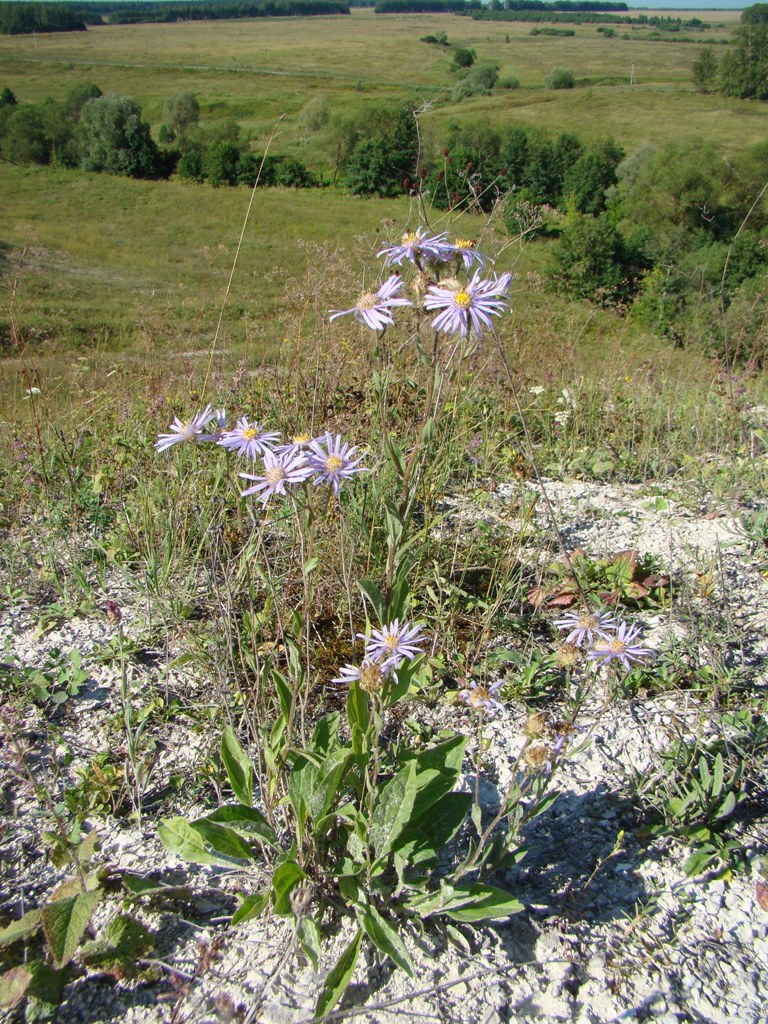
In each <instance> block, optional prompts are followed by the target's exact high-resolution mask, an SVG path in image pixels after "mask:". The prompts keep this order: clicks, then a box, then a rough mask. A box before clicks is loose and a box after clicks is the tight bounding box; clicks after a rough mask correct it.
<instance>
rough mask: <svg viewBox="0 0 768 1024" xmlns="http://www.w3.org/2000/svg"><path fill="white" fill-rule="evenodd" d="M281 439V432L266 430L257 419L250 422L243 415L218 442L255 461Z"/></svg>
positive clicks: (229, 449)
mask: <svg viewBox="0 0 768 1024" xmlns="http://www.w3.org/2000/svg"><path fill="white" fill-rule="evenodd" d="M279 440H280V434H278V433H277V431H275V430H264V429H263V427H260V426H259V424H258V423H257V422H256V420H254V421H253V423H249V422H248V419H247V418H246V417H245V416H243V417H241V418H240V419H239V420H238V421H237V424H236V426H235V427H233V428H232V430H225V431H224V433H223V434H222V435H221V437H220V438H219V440H218V444H220V445H221V447H222V448H226V449H227V450H228V451H231V452H235V453H236V454H237V455H246V456H247V457H248V458H249V459H252V460H253V461H254V462H255V461H256V459H257V458H258V457H259V455H263V454H264V452H265V451H267V450H268V449H271V448H272V446H273V445H274V444H276V443H277V442H278V441H279Z"/></svg>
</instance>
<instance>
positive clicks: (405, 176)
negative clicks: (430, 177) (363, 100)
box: [343, 106, 419, 196]
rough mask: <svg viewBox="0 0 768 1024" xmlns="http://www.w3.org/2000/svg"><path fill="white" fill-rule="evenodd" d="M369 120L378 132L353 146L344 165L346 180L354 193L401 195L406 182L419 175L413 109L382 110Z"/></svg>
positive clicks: (362, 194) (408, 107)
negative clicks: (417, 173)
mask: <svg viewBox="0 0 768 1024" xmlns="http://www.w3.org/2000/svg"><path fill="white" fill-rule="evenodd" d="M370 122H371V123H372V124H375V125H376V128H377V131H376V132H375V134H372V135H367V136H366V137H364V138H362V139H360V140H359V141H356V142H355V144H354V145H353V146H352V148H351V151H350V152H349V155H348V157H347V158H346V159H345V160H344V164H343V171H344V180H345V183H346V185H347V187H348V188H349V190H350V191H351V192H353V193H354V194H355V195H360V196H396V195H399V194H401V193H402V192H403V191H405V190H406V187H407V186H406V184H405V183H406V181H412V180H414V178H415V177H416V164H417V161H418V156H419V138H418V132H417V128H416V119H415V117H414V112H413V108H412V107H410V106H406V107H402V108H400V109H399V110H380V111H378V112H377V113H376V116H375V117H371V118H370ZM357 132H359V129H358V130H357Z"/></svg>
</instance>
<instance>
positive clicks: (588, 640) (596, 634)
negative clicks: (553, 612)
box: [555, 611, 617, 647]
mask: <svg viewBox="0 0 768 1024" xmlns="http://www.w3.org/2000/svg"><path fill="white" fill-rule="evenodd" d="M555 625H556V626H557V628H558V629H562V630H566V629H567V630H569V633H568V636H567V637H566V638H565V642H566V643H567V644H576V646H577V647H584V646H590V647H591V646H592V644H593V643H594V642H595V639H596V638H599V639H600V640H610V639H611V637H612V636H613V634H614V633H615V632H616V628H617V623H616V617H615V615H609V614H608V613H607V612H590V611H581V612H566V613H565V615H563V616H562V618H560V619H555Z"/></svg>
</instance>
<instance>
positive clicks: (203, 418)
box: [155, 405, 219, 452]
mask: <svg viewBox="0 0 768 1024" xmlns="http://www.w3.org/2000/svg"><path fill="white" fill-rule="evenodd" d="M213 415H214V412H213V406H212V405H206V407H205V408H204V409H203V411H202V412H198V413H195V415H194V416H193V417H192V419H191V420H180V419H179V417H178V416H175V417H174V420H173V423H172V424H171V425H170V427H169V428H168V430H169V433H167V434H158V436H157V440H156V441H155V448H156V449H157V450H158V451H159V452H164V451H166V450H167V449H168V448H172V447H173V445H175V444H182V443H183V442H184V441H215V440H216V439H217V438H218V436H219V435H218V434H204V433H203V430H204V428H205V427H206V426H207V425H208V423H209V422H210V421H211V419H212V417H213Z"/></svg>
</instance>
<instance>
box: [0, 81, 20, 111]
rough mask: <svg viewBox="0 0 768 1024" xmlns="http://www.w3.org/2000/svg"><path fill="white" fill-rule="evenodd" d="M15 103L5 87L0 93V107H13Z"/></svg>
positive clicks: (13, 97)
mask: <svg viewBox="0 0 768 1024" xmlns="http://www.w3.org/2000/svg"><path fill="white" fill-rule="evenodd" d="M17 102H18V100H17V99H16V97H15V96H14V95H13V93H12V92H11V90H10V89H9V88H8V86H7V85H6V86H5V88H4V89H3V91H2V92H0V107H15V106H16V104H17Z"/></svg>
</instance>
